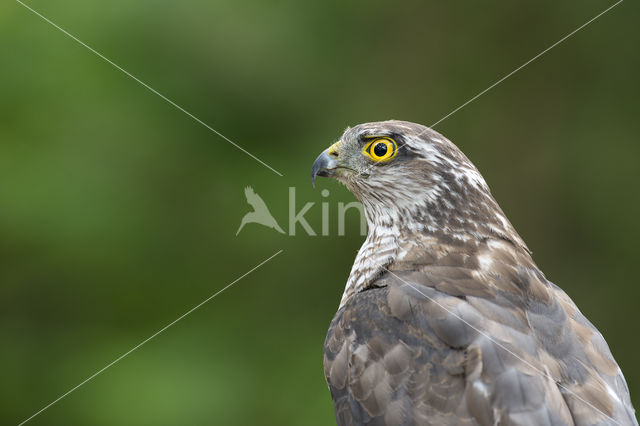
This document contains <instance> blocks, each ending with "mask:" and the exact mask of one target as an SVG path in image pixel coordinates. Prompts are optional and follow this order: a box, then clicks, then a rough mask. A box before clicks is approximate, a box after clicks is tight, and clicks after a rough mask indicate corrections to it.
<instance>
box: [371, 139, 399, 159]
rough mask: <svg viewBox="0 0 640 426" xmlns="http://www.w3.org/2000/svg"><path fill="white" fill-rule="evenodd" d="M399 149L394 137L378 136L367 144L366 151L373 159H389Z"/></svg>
mask: <svg viewBox="0 0 640 426" xmlns="http://www.w3.org/2000/svg"><path fill="white" fill-rule="evenodd" d="M397 151H398V146H397V145H396V142H395V141H394V140H393V139H389V138H377V139H374V140H372V141H371V142H369V143H368V144H366V145H365V147H364V150H363V151H362V152H364V153H365V154H367V155H368V156H369V157H370V158H371V159H372V160H373V161H378V162H379V161H389V160H391V159H392V158H393V157H394V156H395V155H396V154H397Z"/></svg>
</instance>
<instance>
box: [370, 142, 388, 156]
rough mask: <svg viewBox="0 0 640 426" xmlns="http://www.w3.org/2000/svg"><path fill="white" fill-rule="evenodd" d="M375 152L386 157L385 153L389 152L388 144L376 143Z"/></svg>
mask: <svg viewBox="0 0 640 426" xmlns="http://www.w3.org/2000/svg"><path fill="white" fill-rule="evenodd" d="M373 153H374V154H376V156H378V157H384V155H385V154H386V153H387V144H386V143H383V142H379V143H377V144H375V145H374V147H373Z"/></svg>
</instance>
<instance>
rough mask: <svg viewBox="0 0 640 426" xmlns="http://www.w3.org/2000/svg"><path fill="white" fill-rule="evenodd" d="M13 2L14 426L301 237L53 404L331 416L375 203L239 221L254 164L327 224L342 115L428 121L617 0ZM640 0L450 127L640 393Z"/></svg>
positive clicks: (6, 336)
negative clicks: (341, 215)
mask: <svg viewBox="0 0 640 426" xmlns="http://www.w3.org/2000/svg"><path fill="white" fill-rule="evenodd" d="M28 4H29V5H31V6H32V7H34V8H35V9H37V10H38V11H40V12H41V13H43V14H44V15H45V16H47V17H49V18H50V19H52V20H53V21H54V22H56V23H57V24H59V25H60V26H62V27H63V28H65V29H67V30H68V31H70V32H71V33H73V34H75V35H76V36H77V37H79V38H80V39H81V40H83V41H85V42H86V43H88V44H89V45H91V46H92V47H94V48H96V49H97V50H99V51H100V52H102V53H103V54H105V55H106V56H107V57H109V58H110V59H112V60H113V61H115V62H116V63H118V64H120V65H121V66H123V67H124V68H125V69H127V70H128V71H130V72H131V73H133V74H134V75H136V76H138V77H139V78H140V79H142V80H143V81H145V82H146V83H148V84H149V85H151V86H153V87H154V88H156V89H158V90H159V91H160V92H162V93H163V94H165V95H166V96H168V97H169V98H171V99H173V100H175V101H176V102H177V103H178V104H180V105H182V106H183V107H185V108H186V109H187V110H189V111H191V112H192V113H194V114H195V115H197V116H198V117H199V118H201V119H202V120H203V121H205V122H206V123H209V124H210V125H212V126H213V127H215V128H216V129H218V130H219V131H221V132H222V133H224V134H225V135H227V136H228V137H230V138H231V139H233V140H234V141H236V142H237V143H239V144H240V145H242V146H243V147H244V148H246V149H248V150H249V151H251V152H252V153H254V154H255V155H257V156H258V157H260V158H261V159H263V160H264V161H266V162H267V163H269V164H270V165H272V166H273V167H275V168H276V169H278V170H280V171H281V172H283V173H284V175H285V176H284V177H279V176H277V175H275V174H274V173H272V172H271V171H269V170H268V169H266V168H264V167H263V166H261V165H259V164H258V163H256V162H255V161H254V160H252V159H251V158H249V157H247V156H246V155H245V154H243V153H242V152H240V151H238V150H237V149H235V148H234V147H232V146H231V145H230V144H228V143H227V142H225V141H223V140H222V139H220V138H219V137H217V136H216V135H214V134H213V133H211V132H210V131H208V130H207V129H206V128H204V127H203V126H201V125H199V124H197V123H196V122H194V121H193V120H192V119H190V118H189V117H187V116H186V115H184V114H182V113H181V112H179V111H178V110H176V109H175V108H173V107H172V106H171V105H169V104H167V103H166V102H164V101H163V100H162V99H160V98H159V97H157V96H155V95H154V94H152V93H151V92H149V91H148V90H146V89H144V88H143V87H142V86H140V85H139V84H138V83H136V82H134V81H133V80H131V79H129V78H128V77H126V76H125V75H123V74H122V73H121V72H119V71H117V70H116V69H114V68H113V67H112V66H110V65H108V64H107V63H105V62H104V61H102V60H101V59H99V58H98V57H96V56H95V55H93V54H92V53H91V52H89V51H88V50H86V49H85V48H83V47H81V46H80V45H78V44H77V43H75V42H74V41H72V40H71V39H69V38H68V37H66V36H64V35H63V34H62V33H60V32H58V31H57V30H55V29H54V28H53V27H51V26H50V25H48V24H47V23H45V22H44V21H42V20H41V19H40V18H38V17H36V16H35V15H33V14H32V13H31V12H29V11H28V10H26V9H25V8H23V7H22V6H20V5H19V4H18V3H15V2H11V1H9V2H3V3H2V4H0V57H2V66H1V68H0V77H1V78H0V284H1V285H0V306H1V308H0V320H1V321H0V339H1V340H0V341H1V342H2V349H1V350H0V371H1V372H2V374H0V377H2V379H1V380H0V423H2V424H16V423H18V422H19V421H21V420H23V419H25V418H26V417H28V416H29V415H31V414H33V412H35V411H37V410H38V409H40V408H41V407H42V406H44V405H45V404H47V403H48V402H50V401H51V400H53V399H55V398H56V397H57V396H59V395H60V394H62V393H63V392H65V391H67V390H68V389H70V388H71V387H73V386H74V385H76V384H77V383H79V382H80V381H82V380H83V379H84V378H86V377H87V376H89V375H90V374H92V373H93V372H95V371H96V370H98V369H99V368H101V367H102V366H104V365H106V364H107V363H109V362H110V361H112V360H113V359H115V358H116V357H118V356H119V355H120V354H122V353H123V352H125V351H126V350H128V349H129V348H131V347H132V346H134V345H135V344H137V343H138V342H140V341H141V340H143V339H144V338H146V337H148V336H149V335H151V334H152V333H153V332H155V331H156V330H158V329H159V328H161V327H162V326H164V325H166V324H167V323H169V322H170V321H172V320H173V319H175V318H176V317H178V316H179V315H180V314H182V313H183V312H185V311H186V310H187V309H189V308H190V307H192V306H193V305H195V304H197V303H199V302H200V301H202V300H203V299H204V298H206V297H208V296H209V295H211V294H213V293H214V292H215V291H217V290H219V289H220V288H222V287H223V286H225V285H226V284H227V283H229V282H231V281H232V280H234V279H235V278H236V277H238V276H240V275H242V274H243V273H244V272H245V271H246V270H248V269H250V268H251V267H253V266H254V265H256V264H258V263H259V262H260V261H262V260H263V259H265V258H267V257H268V256H270V255H271V254H273V253H275V252H276V251H277V250H279V249H284V253H283V254H281V255H280V256H278V257H277V258H275V259H274V260H273V261H272V262H270V263H268V264H267V265H265V266H264V267H263V268H261V269H259V270H257V271H256V272H254V273H253V274H251V275H250V276H248V277H246V278H245V279H243V280H242V281H240V282H239V283H237V284H236V285H235V286H233V287H231V288H230V289H229V290H228V291H227V292H225V293H223V294H221V295H220V296H218V297H217V298H215V299H214V300H212V301H211V302H210V303H208V304H207V305H205V306H203V307H202V308H201V309H199V310H198V311H196V312H194V313H193V314H192V315H190V316H189V317H187V318H185V319H184V320H183V321H181V322H179V323H178V324H176V325H175V326H174V327H173V328H171V329H169V330H167V331H166V332H165V333H163V334H161V335H160V336H158V337H157V338H155V339H154V340H152V341H150V342H149V343H148V344H146V345H145V346H143V347H142V348H140V349H139V350H137V351H136V352H134V353H132V354H131V355H130V356H128V357H127V358H125V359H123V360H122V361H121V362H119V363H118V364H116V365H114V366H113V367H112V368H110V369H108V370H106V371H105V372H104V373H103V374H102V375H100V376H98V377H97V378H96V379H94V380H93V381H91V382H89V383H87V384H86V385H84V386H83V387H81V388H80V389H79V390H78V391H76V392H75V393H73V394H71V395H70V396H69V397H67V398H66V399H64V400H62V401H61V402H60V403H58V404H56V405H55V406H53V407H52V408H50V409H49V410H47V411H46V412H44V413H43V414H42V415H40V416H39V417H36V418H35V419H34V420H33V421H32V423H33V424H43V425H45V424H46V425H56V424H60V425H67V424H91V425H115V424H132V425H133V424H135V425H143V424H148V425H174V424H186V425H191V424H193V425H201V424H202V425H204V424H224V425H246V424H274V425H282V424H291V425H325V424H331V423H332V422H333V411H332V406H331V403H330V399H329V395H328V391H327V389H326V385H325V383H324V379H323V373H322V343H323V340H324V336H325V332H326V329H327V326H328V324H329V321H330V320H331V317H332V316H333V313H334V311H335V309H336V307H337V304H338V302H339V299H340V295H341V293H342V289H343V286H344V283H345V280H346V277H347V275H348V273H349V269H350V266H351V263H352V261H353V258H354V256H355V252H356V250H357V249H358V247H359V245H360V244H361V241H362V238H361V237H360V236H359V235H358V219H357V217H355V216H353V215H352V216H350V217H349V222H348V229H349V232H347V235H346V236H344V237H338V236H337V235H336V233H337V231H336V223H335V220H333V219H334V218H335V213H336V208H337V203H338V202H339V201H343V202H349V201H351V200H352V197H351V195H350V194H349V193H348V192H346V191H345V190H344V189H343V188H341V187H339V186H338V185H337V184H335V183H333V182H327V181H321V182H320V184H319V186H320V188H329V189H330V190H331V195H330V197H329V202H330V207H331V212H332V215H333V216H332V220H333V222H332V223H331V226H332V235H331V236H326V237H322V236H316V237H310V236H306V235H305V233H304V231H303V230H302V229H301V228H298V234H297V235H296V236H286V235H281V234H278V233H276V232H274V231H272V230H269V229H267V228H262V227H259V226H258V225H248V226H247V227H246V228H245V229H244V230H243V231H242V232H241V233H240V235H239V236H237V237H236V236H235V231H236V229H237V226H238V224H239V222H240V219H241V218H242V216H243V215H244V214H245V213H246V212H247V211H249V206H248V205H247V204H246V202H245V199H244V194H243V188H244V186H246V185H252V186H253V187H254V189H255V190H256V192H257V193H259V194H260V195H261V196H262V197H263V198H264V199H265V201H266V202H267V204H268V205H269V207H270V208H271V210H272V212H273V214H274V216H275V217H276V218H277V219H278V220H279V221H280V224H281V226H283V227H284V226H286V222H287V220H286V218H287V212H288V205H287V203H288V198H287V195H288V190H287V189H288V187H289V186H294V187H296V188H297V197H298V202H299V205H302V204H304V203H306V202H309V201H313V202H315V203H316V205H315V206H314V207H313V208H312V209H311V211H310V213H309V214H308V215H307V218H308V220H309V222H310V223H311V224H312V226H313V227H314V228H315V229H316V230H317V231H319V230H320V223H321V215H320V206H319V203H320V202H322V201H324V200H325V199H323V198H322V197H321V196H320V191H319V189H316V190H313V189H312V188H311V185H310V181H309V170H310V166H311V163H312V162H313V160H314V158H315V156H316V155H317V154H318V153H319V152H320V151H321V150H322V149H324V148H325V147H326V146H328V145H329V143H331V142H332V141H333V140H335V138H336V137H337V136H339V134H340V133H341V131H342V130H343V129H344V128H345V127H346V126H347V125H351V124H356V123H359V122H363V121H374V120H381V119H389V118H397V119H404V120H410V121H416V122H421V123H424V124H427V125H428V124H431V123H433V122H435V121H436V120H438V119H439V118H440V117H442V116H443V115H445V114H446V113H447V112H449V111H450V110H452V109H453V108H455V107H456V106H458V105H460V104H462V103H463V102H465V101H466V100H467V99H469V98H470V97H471V96H473V95H475V94H476V93H477V92H479V91H480V90H482V89H484V88H485V87H487V86H488V85H489V84H491V83H493V82H494V81H495V80H497V79H498V78H499V77H501V76H502V75H504V74H506V73H508V72H510V71H511V70H513V69H514V68H516V67H517V66H518V65H520V64H522V63H523V62H525V61H526V60H528V59H529V58H531V57H532V56H534V55H535V54H537V53H538V52H540V51H541V50H542V49H543V48H545V47H547V46H549V45H550V44H552V43H553V42H555V41H557V40H558V39H560V38H561V37H562V36H564V35H565V34H567V33H568V32H570V31H571V30H573V29H575V28H576V27H578V26H579V25H581V24H582V23H584V22H586V21H587V20H588V19H590V18H591V17H593V16H595V15H596V14H597V13H598V12H599V11H601V10H603V9H604V8H605V7H607V6H608V5H609V4H611V3H609V2H603V1H593V0H588V1H582V2H569V3H567V2H564V3H563V2H560V3H558V2H551V1H542V2H529V3H526V4H524V3H522V2H498V1H489V2H473V1H454V2H437V3H436V2H418V1H410V2H405V3H401V4H400V3H398V2H395V3H392V2H382V1H370V2H348V3H347V2H338V1H325V2H296V1H257V0H253V1H247V2H236V1H210V2H203V1H190V0H188V1H181V2H165V1H162V2H160V1H148V0H141V1H137V2H130V1H122V0H114V1H110V2H81V1H78V0H62V1H58V2H45V1H43V0H33V1H30V2H29V3H28ZM636 16H638V6H637V5H636V4H635V3H634V2H624V3H622V4H621V5H620V6H618V7H617V8H615V9H614V10H612V11H611V12H610V13H609V14H607V15H605V16H603V17H602V18H601V19H600V20H598V21H596V22H594V23H593V24H591V25H590V26H588V27H587V28H585V29H584V30H583V31H581V32H579V33H578V34H576V35H575V36H574V37H572V38H570V39H569V40H567V41H566V42H565V43H563V44H562V45H560V46H558V47H557V48H556V49H554V50H552V51H551V52H549V53H548V54H546V55H545V56H543V57H542V58H540V59H539V60H537V61H535V62H533V63H532V64H530V65H529V66H528V67H526V68H525V69H523V70H522V71H521V72H519V73H518V74H516V75H514V76H513V77H512V78H510V79H508V80H507V81H505V82H504V83H503V84H501V85H499V86H498V87H496V88H495V89H494V90H492V91H490V92H489V93H487V94H486V95H485V96H483V97H481V98H480V99H478V100H477V101H475V102H474V103H472V104H470V105H469V106H467V107H466V108H464V109H463V110H461V111H459V112H458V113H457V114H455V115H454V116H452V117H450V118H449V119H447V120H446V121H444V122H443V123H441V124H440V125H439V126H438V130H440V131H441V132H443V133H444V134H445V135H446V136H448V137H449V138H450V139H452V140H453V141H454V142H456V143H457V144H458V145H459V146H460V147H461V148H462V149H463V150H464V151H465V152H466V153H467V154H468V156H469V157H470V158H471V159H472V160H473V161H474V162H475V163H476V165H477V166H478V167H479V168H480V170H481V171H482V172H483V174H484V175H485V178H486V179H487V181H488V182H489V184H490V186H491V187H492V189H493V193H494V195H495V196H496V198H497V199H498V201H499V202H500V203H501V205H502V207H503V209H504V210H505V212H506V213H507V215H508V216H509V218H510V219H511V221H512V222H513V223H514V225H515V226H516V228H517V229H518V230H519V231H520V233H521V234H522V236H523V237H524V239H525V240H526V241H527V243H528V244H529V246H530V248H531V249H532V250H533V252H534V258H535V259H536V261H537V262H538V264H539V265H540V267H541V268H542V269H543V270H544V271H545V273H546V275H547V276H548V277H549V278H550V279H551V280H553V281H554V282H556V283H557V284H558V285H560V286H561V287H563V288H564V289H565V290H566V291H567V292H568V293H569V295H571V296H572V297H573V299H574V301H575V302H576V303H577V304H578V306H579V307H580V308H581V309H582V310H583V312H584V313H585V314H586V315H587V316H588V317H589V318H590V319H591V320H592V321H593V322H594V324H596V326H597V327H598V328H599V329H600V330H601V331H602V332H603V334H604V335H605V337H606V338H607V340H608V342H609V344H610V346H611V348H612V351H613V353H614V355H615V356H616V358H617V360H618V361H619V363H620V365H621V366H622V369H623V371H624V372H625V375H626V377H627V380H628V382H629V386H630V388H631V391H632V397H633V398H634V399H635V405H636V406H640V364H639V363H637V362H635V361H637V359H638V355H637V351H638V349H640V343H639V341H638V337H637V336H638V335H639V334H640V322H639V321H638V317H637V311H638V309H637V306H636V305H637V303H636V301H637V299H638V297H639V296H640V290H639V289H638V284H639V282H638V274H637V270H636V266H637V263H638V260H637V257H638V254H639V249H638V241H639V239H640V227H639V225H638V217H639V216H640V201H639V198H638V183H639V181H640V179H639V178H640V173H639V167H638V158H640V145H639V143H638V142H639V140H638V134H640V132H639V130H640V129H639V128H638V127H639V125H638V123H639V121H638V95H639V90H638V88H639V87H640V86H639V84H638V81H637V80H638V79H637V76H638V74H639V72H640V63H639V55H638V49H637V40H638V30H637V19H636Z"/></svg>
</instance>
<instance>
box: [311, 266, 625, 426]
mask: <svg viewBox="0 0 640 426" xmlns="http://www.w3.org/2000/svg"><path fill="white" fill-rule="evenodd" d="M431 272H433V273H431ZM431 272H425V271H424V270H422V271H421V272H419V273H416V272H415V271H411V272H405V273H401V272H398V274H400V276H398V275H395V274H394V276H390V275H389V274H386V275H385V276H384V277H383V278H382V279H380V280H379V281H378V283H376V285H377V286H378V287H377V288H371V289H369V290H366V291H363V292H360V293H358V294H356V295H355V296H353V297H351V298H350V299H349V300H348V301H347V302H346V303H345V305H344V306H342V308H341V309H340V310H339V311H338V313H337V314H336V316H335V317H334V320H333V321H332V324H331V327H330V329H329V333H328V335H327V339H326V342H325V357H324V363H325V376H326V378H327V382H328V384H329V388H330V391H331V394H332V397H333V400H334V407H335V412H336V418H337V422H338V425H341V426H342V425H428V424H434V425H450V424H451V425H453V424H480V425H493V424H505V425H507V424H508V425H529V424H535V425H574V424H575V425H599V424H625V425H627V424H632V425H633V424H637V422H636V420H635V417H634V414H633V409H632V408H631V404H630V401H629V397H628V390H627V389H626V383H625V382H624V378H623V377H622V374H621V373H620V370H619V368H618V367H617V364H615V361H613V357H611V354H610V352H609V349H608V347H607V346H606V343H605V342H604V339H602V336H601V335H600V334H599V333H598V332H597V330H595V328H594V327H593V326H592V325H591V324H590V323H588V321H586V319H585V318H584V316H582V314H580V313H579V311H578V310H577V308H575V305H573V302H571V300H570V299H569V298H568V297H567V296H566V294H564V292H562V290H560V289H559V288H557V287H555V286H553V285H552V284H550V283H548V282H546V281H544V282H543V281H540V280H538V279H537V278H536V277H535V276H533V277H528V278H526V279H527V280H529V281H530V282H526V283H524V284H526V285H525V287H527V286H528V287H527V288H528V291H529V292H533V293H536V292H538V293H539V294H537V296H535V297H530V298H529V299H528V303H529V306H528V307H525V306H518V305H517V304H514V300H518V299H517V298H514V297H512V296H513V295H512V294H511V293H510V291H511V290H513V288H511V287H509V286H507V287H504V286H503V288H493V289H492V290H491V292H488V293H487V292H486V290H480V289H478V290H476V291H474V292H472V293H471V294H476V295H475V296H466V297H460V296H459V295H457V294H456V292H458V291H459V290H460V288H461V287H467V292H468V290H469V287H470V286H472V283H470V282H467V281H468V279H469V277H468V276H466V275H465V274H463V273H456V274H453V275H450V278H448V280H447V279H444V280H443V277H442V276H438V274H441V272H442V271H431ZM447 275H449V274H447ZM451 277H454V278H451ZM456 280H459V281H460V282H457V283H456V282H455V281H456ZM520 280H521V281H522V280H523V277H522V276H521V277H520ZM447 281H448V282H449V284H447ZM525 281H526V280H525ZM534 281H535V282H534ZM479 284H480V283H476V286H478V285H479ZM494 284H495V283H494ZM520 285H521V286H522V285H523V282H520ZM532 285H535V286H537V285H543V286H544V288H533V287H531V286H532ZM482 287H483V288H487V283H482ZM507 290H509V291H507ZM447 291H450V293H452V294H454V295H452V294H449V293H447ZM586 340H588V342H587V341H586Z"/></svg>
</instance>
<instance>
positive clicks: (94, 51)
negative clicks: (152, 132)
mask: <svg viewBox="0 0 640 426" xmlns="http://www.w3.org/2000/svg"><path fill="white" fill-rule="evenodd" d="M16 2H18V3H20V4H21V5H22V6H24V7H25V8H27V9H28V10H30V11H31V12H33V13H34V14H36V15H37V16H39V17H40V18H42V19H43V20H45V21H46V22H47V23H49V24H51V25H53V26H54V27H55V28H57V29H58V30H60V31H61V32H62V33H64V34H65V35H67V36H68V37H70V38H71V39H73V40H74V41H76V42H77V43H79V44H80V45H82V46H84V47H86V48H87V49H89V50H90V51H91V52H92V53H94V54H95V55H97V56H98V57H100V58H101V59H103V60H105V61H106V62H108V63H109V64H111V65H112V66H113V67H114V68H116V69H118V70H119V71H121V72H122V73H124V74H126V75H127V76H128V77H131V78H132V79H133V80H135V81H136V82H138V83H140V84H141V85H142V86H144V87H145V88H146V89H148V90H149V91H151V92H152V93H154V94H156V95H158V96H159V97H161V98H162V99H164V100H165V101H167V102H168V103H169V104H171V105H172V106H174V107H175V108H177V109H178V110H180V111H182V112H183V113H185V114H187V115H188V116H189V117H191V118H192V119H194V120H195V121H197V122H198V123H200V124H202V125H203V126H204V127H206V128H207V129H209V130H211V131H212V132H213V133H215V134H216V135H218V136H220V137H221V138H222V139H224V140H226V141H227V142H229V143H230V144H231V145H233V146H235V147H236V148H238V149H239V150H240V151H242V152H244V153H245V154H247V155H248V156H249V157H251V158H253V159H254V160H256V161H257V162H258V163H260V164H262V165H263V166H265V167H266V168H268V169H269V170H271V171H272V172H274V173H275V174H277V175H278V176H284V175H283V174H282V173H280V172H279V171H277V170H276V169H274V168H273V167H271V166H270V165H268V164H267V163H265V162H264V161H262V160H261V159H259V158H258V157H256V156H255V155H253V154H252V153H250V152H249V151H247V150H246V149H244V148H243V147H241V146H240V145H238V144H237V143H235V142H234V141H232V140H231V139H229V138H228V137H226V136H225V135H223V134H222V133H220V132H219V131H217V130H216V129H214V128H213V127H211V126H209V125H208V124H207V123H205V122H204V121H202V120H200V119H199V118H198V117H196V116H195V115H193V114H191V113H190V112H189V111H187V110H186V109H184V108H182V107H181V106H180V105H178V104H177V103H175V102H174V101H172V100H171V99H169V98H167V97H166V96H165V95H163V94H162V93H160V92H158V91H157V90H156V89H154V88H153V87H151V86H149V85H148V84H147V83H145V82H144V81H142V80H140V79H139V78H138V77H136V76H135V75H133V74H131V73H130V72H129V71H127V70H125V69H124V68H122V67H121V66H120V65H118V64H116V63H115V62H113V61H112V60H111V59H109V58H107V57H106V56H104V55H103V54H102V53H100V52H98V51H97V50H95V49H94V48H92V47H91V46H89V45H87V44H86V43H84V42H83V41H82V40H80V39H78V38H77V37H76V36H74V35H73V34H71V33H69V32H68V31H66V30H65V29H63V28H61V27H60V26H58V25H56V24H55V23H54V22H52V21H51V20H50V19H48V18H47V17H45V16H43V15H42V14H40V13H39V12H37V11H36V10H34V9H32V8H31V7H29V6H27V5H26V4H24V3H23V2H22V1H20V0H16Z"/></svg>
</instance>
